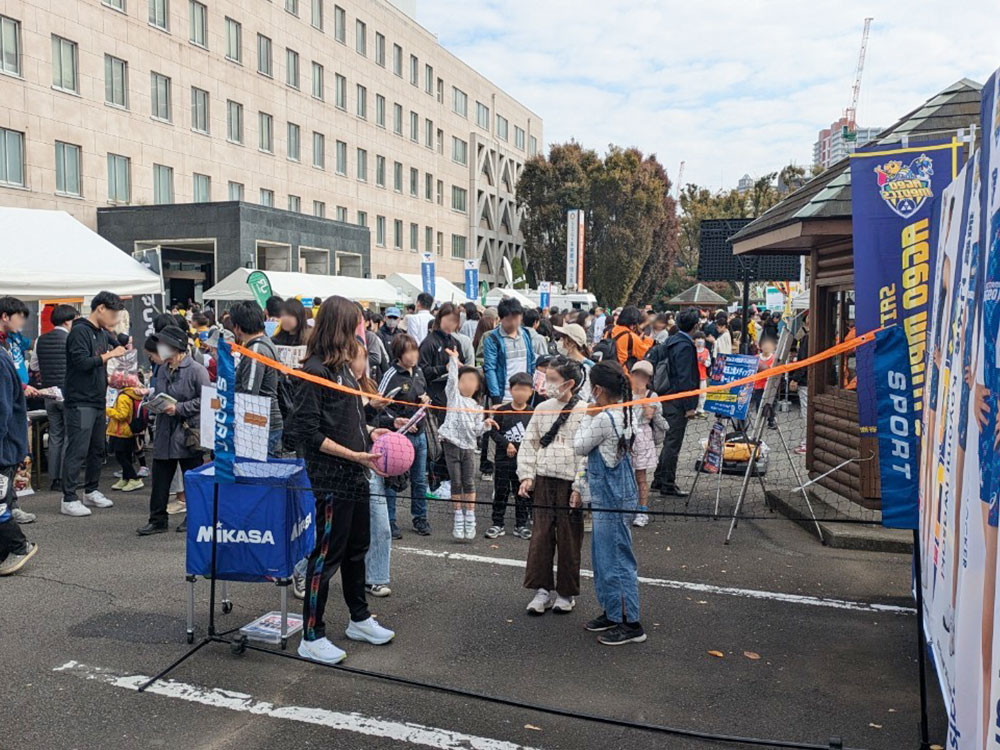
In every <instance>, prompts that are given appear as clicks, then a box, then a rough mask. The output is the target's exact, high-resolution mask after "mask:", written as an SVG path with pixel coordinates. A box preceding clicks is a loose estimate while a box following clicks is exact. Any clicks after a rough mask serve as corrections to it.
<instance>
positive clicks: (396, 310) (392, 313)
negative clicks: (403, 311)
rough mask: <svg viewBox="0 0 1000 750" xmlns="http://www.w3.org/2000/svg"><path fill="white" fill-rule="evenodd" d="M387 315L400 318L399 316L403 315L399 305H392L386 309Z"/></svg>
mask: <svg viewBox="0 0 1000 750" xmlns="http://www.w3.org/2000/svg"><path fill="white" fill-rule="evenodd" d="M385 317H387V318H399V317H402V316H401V315H400V313H399V308H398V307H390V308H389V309H388V310H386V311H385Z"/></svg>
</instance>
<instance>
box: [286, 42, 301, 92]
mask: <svg viewBox="0 0 1000 750" xmlns="http://www.w3.org/2000/svg"><path fill="white" fill-rule="evenodd" d="M285 83H287V84H288V85H289V86H291V87H292V88H293V89H297V88H298V87H299V53H298V52H296V51H295V50H293V49H287V48H286V49H285Z"/></svg>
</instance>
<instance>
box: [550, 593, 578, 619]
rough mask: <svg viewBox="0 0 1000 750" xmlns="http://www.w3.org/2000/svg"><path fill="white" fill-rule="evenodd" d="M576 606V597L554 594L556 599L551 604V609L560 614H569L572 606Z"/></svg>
mask: <svg viewBox="0 0 1000 750" xmlns="http://www.w3.org/2000/svg"><path fill="white" fill-rule="evenodd" d="M575 606H576V598H575V597H572V596H559V595H558V594H557V595H556V601H555V603H554V604H553V605H552V611H553V612H558V613H559V614H561V615H566V614H569V613H570V612H572V611H573V607H575Z"/></svg>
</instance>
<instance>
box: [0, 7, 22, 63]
mask: <svg viewBox="0 0 1000 750" xmlns="http://www.w3.org/2000/svg"><path fill="white" fill-rule="evenodd" d="M0 71H3V72H4V73H10V74H11V75H12V76H19V75H21V23H20V21H15V20H14V19H13V18H7V17H6V16H0Z"/></svg>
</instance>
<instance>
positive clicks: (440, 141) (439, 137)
mask: <svg viewBox="0 0 1000 750" xmlns="http://www.w3.org/2000/svg"><path fill="white" fill-rule="evenodd" d="M437 152H438V153H439V154H442V155H443V154H444V131H443V130H441V128H438V131H437Z"/></svg>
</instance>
